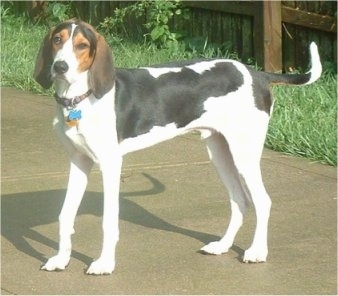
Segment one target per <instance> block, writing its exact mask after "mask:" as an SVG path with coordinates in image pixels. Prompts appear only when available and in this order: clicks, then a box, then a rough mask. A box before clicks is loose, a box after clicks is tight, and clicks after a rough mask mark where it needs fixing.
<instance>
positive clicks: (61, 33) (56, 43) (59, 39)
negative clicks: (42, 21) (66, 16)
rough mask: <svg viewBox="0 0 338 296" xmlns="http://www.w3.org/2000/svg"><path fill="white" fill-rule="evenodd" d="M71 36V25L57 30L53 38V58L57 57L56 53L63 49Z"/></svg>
mask: <svg viewBox="0 0 338 296" xmlns="http://www.w3.org/2000/svg"><path fill="white" fill-rule="evenodd" d="M70 34H71V25H70V24H69V25H68V26H67V27H65V28H62V29H61V30H58V28H56V29H55V30H54V32H53V33H52V36H51V42H52V51H53V57H55V55H56V53H57V52H58V51H59V50H60V49H61V48H62V47H63V45H64V44H65V42H66V41H67V40H68V39H69V38H70Z"/></svg>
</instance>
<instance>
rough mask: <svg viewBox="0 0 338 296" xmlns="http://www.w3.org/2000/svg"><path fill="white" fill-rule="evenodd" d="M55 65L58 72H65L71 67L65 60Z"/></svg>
mask: <svg viewBox="0 0 338 296" xmlns="http://www.w3.org/2000/svg"><path fill="white" fill-rule="evenodd" d="M53 67H54V71H55V72H56V73H57V74H64V73H66V72H67V71H68V69H69V67H68V64H67V63H66V62H65V61H57V62H55V63H54V66H53Z"/></svg>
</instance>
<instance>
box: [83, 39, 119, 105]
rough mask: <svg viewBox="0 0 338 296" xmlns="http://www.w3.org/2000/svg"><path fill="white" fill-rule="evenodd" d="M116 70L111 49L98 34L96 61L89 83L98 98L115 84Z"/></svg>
mask: <svg viewBox="0 0 338 296" xmlns="http://www.w3.org/2000/svg"><path fill="white" fill-rule="evenodd" d="M114 80H115V70H114V66H113V57H112V53H111V50H110V48H109V46H108V44H107V43H106V41H105V40H104V38H103V37H102V36H101V35H99V34H97V44H96V52H95V57H94V61H93V63H92V65H91V67H90V69H89V85H90V86H91V89H92V91H93V94H94V96H95V97H96V98H97V99H101V98H102V97H103V96H104V95H105V94H106V93H107V92H108V91H110V90H111V88H112V87H113V86H114Z"/></svg>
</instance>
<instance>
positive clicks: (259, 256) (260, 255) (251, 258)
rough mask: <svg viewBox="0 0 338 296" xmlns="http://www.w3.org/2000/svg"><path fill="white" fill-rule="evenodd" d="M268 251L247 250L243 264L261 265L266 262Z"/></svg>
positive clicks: (261, 249) (263, 249)
mask: <svg viewBox="0 0 338 296" xmlns="http://www.w3.org/2000/svg"><path fill="white" fill-rule="evenodd" d="M267 256H268V250H267V249H266V248H259V249H258V248H252V247H251V248H249V249H247V250H246V251H245V253H244V257H243V262H244V263H263V262H266V257H267Z"/></svg>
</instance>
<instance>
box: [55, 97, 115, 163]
mask: <svg viewBox="0 0 338 296" xmlns="http://www.w3.org/2000/svg"><path fill="white" fill-rule="evenodd" d="M109 101H112V100H109ZM109 101H108V102H104V101H102V102H98V103H97V104H91V102H90V101H89V100H88V101H86V102H83V104H82V103H81V104H79V105H78V107H77V108H76V110H72V111H73V112H80V113H81V118H80V119H78V120H77V122H76V124H74V125H73V126H69V125H68V124H67V119H68V118H69V113H70V112H71V111H70V110H65V109H64V108H60V109H61V110H60V109H59V111H58V112H57V116H56V119H55V121H54V128H55V129H56V131H57V133H58V134H59V136H60V137H61V141H62V142H63V144H64V145H65V146H66V147H68V150H69V149H72V150H74V149H75V150H76V151H78V152H80V153H81V154H84V155H86V156H88V157H90V158H91V159H93V161H95V162H97V163H98V162H99V159H101V158H102V156H103V155H104V154H105V153H107V151H108V150H107V149H114V148H116V146H118V143H117V135H116V120H115V112H114V106H113V104H111V103H110V102H109Z"/></svg>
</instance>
